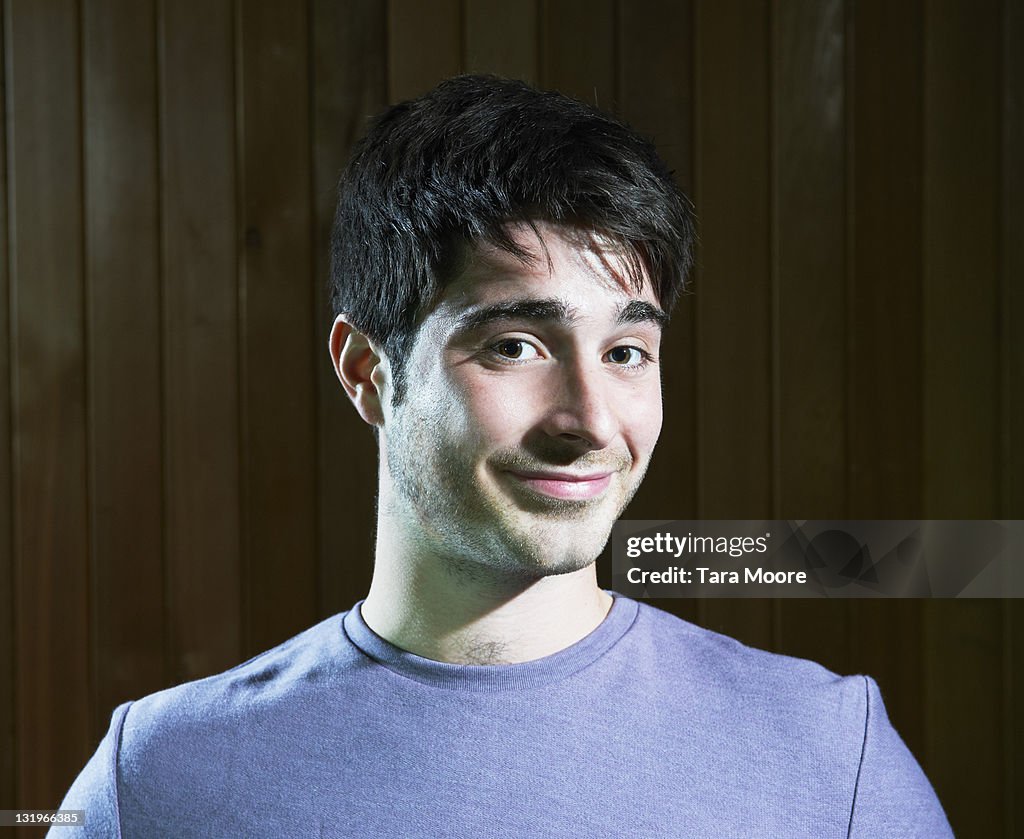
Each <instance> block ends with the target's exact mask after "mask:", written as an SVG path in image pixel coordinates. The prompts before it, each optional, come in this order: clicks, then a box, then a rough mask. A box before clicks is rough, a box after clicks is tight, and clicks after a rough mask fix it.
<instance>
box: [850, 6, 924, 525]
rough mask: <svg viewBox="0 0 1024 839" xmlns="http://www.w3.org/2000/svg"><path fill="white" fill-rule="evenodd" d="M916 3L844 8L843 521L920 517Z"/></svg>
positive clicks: (919, 54) (919, 21)
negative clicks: (847, 163)
mask: <svg viewBox="0 0 1024 839" xmlns="http://www.w3.org/2000/svg"><path fill="white" fill-rule="evenodd" d="M923 14H924V12H923V9H922V7H921V3H920V0H911V2H906V3H899V4H895V5H894V4H891V3H885V2H880V0H871V1H870V2H863V3H857V4H855V5H854V6H853V7H852V16H853V20H852V27H853V41H852V43H853V50H852V62H853V66H852V74H853V77H852V79H851V85H852V87H851V90H852V103H851V104H852V120H853V122H852V125H851V129H852V132H853V133H852V135H851V142H852V145H853V148H852V155H853V157H852V161H851V164H852V165H851V169H850V172H851V183H850V184H849V195H850V199H851V201H852V205H851V207H850V212H852V214H853V215H852V217H851V219H850V226H851V231H850V235H851V241H850V251H849V256H850V259H851V263H850V265H851V268H852V276H851V278H850V282H849V283H848V295H847V304H848V311H849V313H850V315H849V321H848V325H847V330H848V335H849V345H848V350H849V352H850V362H849V363H850V375H851V393H850V397H849V408H850V411H849V422H850V488H849V496H850V505H851V509H850V515H851V516H852V517H853V518H909V519H913V518H919V517H920V515H921V509H922V505H921V500H922V492H921V440H922V427H921V412H922V394H921V372H922V362H921V344H922V324H921V263H922V259H921V244H920V243H921V233H922V222H921V207H922V187H921V177H922V172H921V148H922V142H923V136H922V105H921V103H922V101H923V94H924V90H923V86H922V79H921V68H922V67H923V65H924V55H923V45H922V32H923V28H924V27H923Z"/></svg>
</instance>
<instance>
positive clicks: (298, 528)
mask: <svg viewBox="0 0 1024 839" xmlns="http://www.w3.org/2000/svg"><path fill="white" fill-rule="evenodd" d="M240 23H241V26H240V50H241V56H240V67H241V80H242V90H241V91H240V92H239V95H240V98H241V103H242V108H241V114H242V117H241V119H242V122H241V125H240V126H239V133H240V137H241V141H240V144H239V151H240V154H241V157H242V185H241V189H242V196H243V197H242V207H241V215H242V218H241V224H240V226H241V227H242V228H243V229H244V230H245V237H244V243H245V244H244V249H243V251H242V255H241V279H240V283H241V288H240V299H241V300H243V301H244V306H243V309H242V311H241V313H240V316H241V324H240V328H241V330H242V336H241V342H242V343H241V346H242V363H241V377H242V379H241V389H242V400H243V401H242V414H243V418H244V421H243V429H244V431H243V445H242V451H243V458H242V463H243V472H242V474H243V482H244V493H243V504H244V510H243V523H244V538H243V553H244V556H245V586H244V597H245V602H244V606H243V608H244V634H243V655H245V656H251V655H255V654H256V653H258V652H260V651H262V650H265V649H268V648H270V647H273V646H275V645H276V644H278V643H280V642H282V641H284V640H286V639H287V638H289V637H291V636H292V635H294V634H296V633H297V632H299V631H300V630H302V629H303V628H305V627H307V626H309V625H310V624H311V623H313V622H314V618H315V616H316V612H317V609H316V600H317V595H316V573H317V562H316V499H315V490H316V451H315V440H316V420H315V392H314V391H315V384H314V375H313V374H314V369H315V367H314V361H313V355H312V353H313V342H312V340H311V336H312V334H313V308H314V300H313V294H314V287H313V282H312V278H311V254H310V247H311V242H312V239H311V237H310V234H309V230H310V200H309V190H310V183H311V171H310V167H311V162H310V149H309V122H310V114H309V73H308V65H309V47H310V45H309V21H308V19H307V17H306V14H305V7H304V6H301V5H299V6H294V5H289V6H284V5H281V4H276V3H265V2H258V1H256V2H254V1H253V0H246V2H243V3H242V4H241V6H240ZM282 125H287V126H288V130H286V131H282V130H281V126H282Z"/></svg>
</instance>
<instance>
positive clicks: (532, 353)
mask: <svg viewBox="0 0 1024 839" xmlns="http://www.w3.org/2000/svg"><path fill="white" fill-rule="evenodd" d="M491 350H492V351H493V352H494V353H496V354H497V355H499V356H500V357H501V358H506V359H509V360H510V361H529V360H530V359H532V358H539V357H540V354H539V353H538V352H537V348H536V347H534V346H533V344H530V343H529V342H527V341H523V340H522V339H520V338H506V339H505V340H504V341H499V342H498V343H497V344H495V345H494V346H493V347H491Z"/></svg>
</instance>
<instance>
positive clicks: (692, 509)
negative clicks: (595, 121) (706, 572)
mask: <svg viewBox="0 0 1024 839" xmlns="http://www.w3.org/2000/svg"><path fill="white" fill-rule="evenodd" d="M693 34H694V33H693V8H692V5H691V4H690V3H689V2H675V1H674V0H641V1H640V2H631V3H625V4H622V7H621V12H620V29H619V31H618V41H619V47H618V54H619V66H618V73H619V81H618V87H619V92H620V93H619V95H620V98H621V102H620V107H619V114H620V116H622V117H623V119H625V120H626V121H627V122H628V123H629V124H630V125H632V126H633V127H634V128H635V129H636V130H637V131H639V132H640V133H641V134H643V135H644V136H647V137H651V138H653V140H654V142H655V145H656V146H657V148H658V153H659V154H660V155H661V157H662V159H663V160H664V161H665V162H666V163H667V164H668V166H669V168H670V169H671V170H672V171H673V172H674V173H675V178H676V182H677V183H678V184H679V185H680V186H681V187H682V188H683V189H684V191H686V192H687V194H689V193H690V192H691V191H692V187H691V185H692V183H693V72H692V71H693V51H694V43H693ZM698 221H699V220H698ZM689 280H690V282H691V283H692V280H693V278H692V277H690V278H689ZM691 287H692V286H691ZM698 293H699V291H698ZM694 325H695V324H694V306H693V297H692V295H690V294H687V295H684V296H683V297H682V298H681V300H680V301H679V303H678V304H677V305H676V308H675V311H674V312H673V313H672V324H671V326H670V327H669V328H668V329H667V330H666V331H665V335H664V336H663V338H662V345H661V354H660V358H661V374H662V377H663V393H664V409H665V424H664V428H663V430H662V434H661V438H660V439H659V441H658V448H657V452H656V454H655V456H654V459H653V461H652V462H651V468H650V470H649V471H648V473H647V477H646V478H645V479H644V483H643V485H642V486H641V487H640V491H639V492H638V493H637V495H636V497H635V498H634V499H633V501H632V503H631V504H630V507H629V508H628V509H627V510H626V512H625V513H624V515H623V517H624V518H638V519H692V518H696V516H697V480H696V475H697V430H696V405H697V398H696V367H697V361H696V343H695V341H694ZM659 608H667V609H668V610H669V611H672V612H673V613H674V614H677V615H680V616H683V617H686V618H687V619H695V618H696V611H697V610H696V601H693V600H685V599H675V600H666V601H663V602H660V603H659Z"/></svg>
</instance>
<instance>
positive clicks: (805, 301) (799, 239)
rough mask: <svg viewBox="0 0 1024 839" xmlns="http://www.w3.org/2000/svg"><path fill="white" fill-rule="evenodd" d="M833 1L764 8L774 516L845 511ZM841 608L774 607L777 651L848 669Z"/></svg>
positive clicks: (841, 215) (837, 604) (840, 94)
mask: <svg viewBox="0 0 1024 839" xmlns="http://www.w3.org/2000/svg"><path fill="white" fill-rule="evenodd" d="M845 46H846V43H845V26H844V20H843V3H842V2H841V0H828V2H823V3H822V2H813V0H799V2H779V1H778V0H776V2H773V4H772V49H771V68H772V69H771V74H772V75H771V78H772V113H771V124H772V129H771V138H772V140H771V143H772V146H771V148H772V162H771V166H772V184H773V189H772V248H771V258H772V275H773V277H774V282H773V284H772V289H773V295H772V343H773V351H772V359H773V369H772V387H773V391H774V397H773V406H774V419H773V423H772V425H773V440H772V448H773V454H774V456H773V460H774V462H775V470H774V481H775V485H774V488H773V489H774V499H773V506H774V515H775V516H776V517H777V518H782V519H842V518H844V517H845V513H846V409H847V406H846V401H845V397H846V353H845V349H846V348H845V340H844V338H845V335H844V330H845V321H846V271H845V266H846V192H845V177H846V120H845V109H844V103H845V99H846V85H845V61H844V59H845ZM849 607H850V604H849V603H848V602H847V601H844V600H780V601H778V602H777V604H776V622H777V626H778V630H777V631H778V642H779V650H780V651H781V652H784V653H786V654H787V655H794V656H798V657H801V658H809V659H812V660H814V661H817V662H818V663H820V664H823V665H825V666H826V667H828V668H830V669H831V670H833V671H835V672H839V673H846V672H848V669H849V645H848V643H847V640H848V637H849V632H850V622H851V617H850V608H849Z"/></svg>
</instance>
